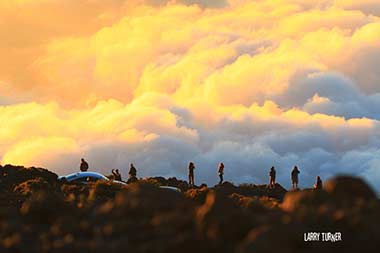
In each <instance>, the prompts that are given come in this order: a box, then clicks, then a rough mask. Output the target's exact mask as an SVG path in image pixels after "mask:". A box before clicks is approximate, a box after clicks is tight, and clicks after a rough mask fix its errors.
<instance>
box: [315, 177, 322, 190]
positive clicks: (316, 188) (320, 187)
mask: <svg viewBox="0 0 380 253" xmlns="http://www.w3.org/2000/svg"><path fill="white" fill-rule="evenodd" d="M314 190H322V180H321V178H320V177H319V176H317V182H316V183H315V185H314Z"/></svg>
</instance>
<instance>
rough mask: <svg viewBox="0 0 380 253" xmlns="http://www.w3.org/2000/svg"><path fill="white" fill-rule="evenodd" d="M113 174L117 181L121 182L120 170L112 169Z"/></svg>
mask: <svg viewBox="0 0 380 253" xmlns="http://www.w3.org/2000/svg"><path fill="white" fill-rule="evenodd" d="M111 172H112V174H113V176H114V178H115V180H117V181H121V174H120V172H119V169H116V170H114V169H112V170H111Z"/></svg>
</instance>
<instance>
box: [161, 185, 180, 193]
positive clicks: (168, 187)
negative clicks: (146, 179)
mask: <svg viewBox="0 0 380 253" xmlns="http://www.w3.org/2000/svg"><path fill="white" fill-rule="evenodd" d="M160 188H161V189H168V190H173V191H177V192H181V189H179V188H177V187H174V186H168V185H161V186H160Z"/></svg>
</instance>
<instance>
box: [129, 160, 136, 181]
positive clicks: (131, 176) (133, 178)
mask: <svg viewBox="0 0 380 253" xmlns="http://www.w3.org/2000/svg"><path fill="white" fill-rule="evenodd" d="M128 174H129V178H128V181H127V184H129V183H133V182H136V181H137V170H136V168H135V166H134V165H133V163H131V165H130V167H129V172H128Z"/></svg>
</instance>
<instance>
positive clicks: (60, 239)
mask: <svg viewBox="0 0 380 253" xmlns="http://www.w3.org/2000/svg"><path fill="white" fill-rule="evenodd" d="M56 178H57V175H55V174H54V173H52V172H49V171H47V170H44V169H39V168H23V167H13V166H4V167H1V166H0V252H1V253H2V252H13V253H15V252H102V253H103V252H109V253H111V252H237V253H243V252H281V253H285V252H355V253H359V252H378V250H379V247H380V203H379V200H378V199H377V198H376V196H375V194H374V193H373V192H372V190H371V189H370V188H369V187H368V186H367V185H366V184H365V183H363V182H362V181H361V180H359V179H355V178H348V177H339V178H336V179H334V180H332V181H330V182H328V183H327V184H326V187H325V190H324V191H321V192H312V191H301V192H288V193H287V192H286V190H285V189H283V188H282V187H281V186H280V185H277V187H276V189H275V190H267V189H266V186H265V185H261V186H257V185H242V186H239V187H236V186H234V185H232V184H229V183H224V184H223V185H221V186H216V187H213V188H207V187H203V188H197V189H187V184H186V183H185V182H183V181H178V180H176V179H174V178H171V179H164V178H149V179H144V180H140V181H139V182H138V183H134V184H130V185H128V186H121V185H116V184H109V183H96V184H92V185H76V184H61V183H58V182H57V179H56ZM158 185H171V186H177V187H180V188H181V189H182V190H183V193H179V192H174V191H170V190H165V189H160V188H158V187H157V186H158ZM306 232H340V233H341V234H342V241H340V242H335V243H333V242H322V241H319V242H304V233H306Z"/></svg>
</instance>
